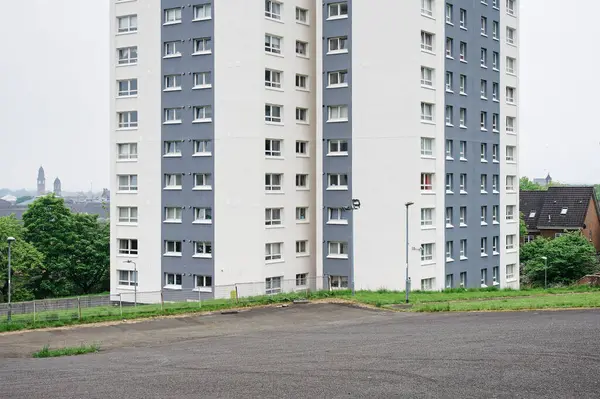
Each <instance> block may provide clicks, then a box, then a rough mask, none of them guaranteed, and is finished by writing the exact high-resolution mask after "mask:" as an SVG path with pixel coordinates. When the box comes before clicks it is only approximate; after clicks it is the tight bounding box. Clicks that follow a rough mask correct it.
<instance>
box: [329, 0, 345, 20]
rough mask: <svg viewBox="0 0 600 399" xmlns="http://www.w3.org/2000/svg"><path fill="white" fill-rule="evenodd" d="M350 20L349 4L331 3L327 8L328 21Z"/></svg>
mask: <svg viewBox="0 0 600 399" xmlns="http://www.w3.org/2000/svg"><path fill="white" fill-rule="evenodd" d="M342 18H348V2H347V1H340V2H338V3H330V4H329V7H328V8H327V19H342Z"/></svg>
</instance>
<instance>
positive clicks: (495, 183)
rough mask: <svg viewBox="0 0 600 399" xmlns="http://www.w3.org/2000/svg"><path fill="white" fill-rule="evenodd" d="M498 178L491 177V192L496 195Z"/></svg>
mask: <svg viewBox="0 0 600 399" xmlns="http://www.w3.org/2000/svg"><path fill="white" fill-rule="evenodd" d="M499 181H500V176H498V175H493V176H492V192H493V193H494V194H498V187H499V186H500V183H499Z"/></svg>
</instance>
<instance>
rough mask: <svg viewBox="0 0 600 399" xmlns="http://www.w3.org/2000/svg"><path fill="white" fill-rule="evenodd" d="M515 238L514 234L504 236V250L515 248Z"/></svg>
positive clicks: (513, 249)
mask: <svg viewBox="0 0 600 399" xmlns="http://www.w3.org/2000/svg"><path fill="white" fill-rule="evenodd" d="M516 247H517V246H516V239H515V235H514V234H508V235H507V236H506V251H515V250H516Z"/></svg>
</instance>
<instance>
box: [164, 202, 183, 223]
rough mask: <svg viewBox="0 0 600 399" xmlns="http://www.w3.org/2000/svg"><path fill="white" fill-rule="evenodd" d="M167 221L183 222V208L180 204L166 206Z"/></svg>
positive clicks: (165, 220)
mask: <svg viewBox="0 0 600 399" xmlns="http://www.w3.org/2000/svg"><path fill="white" fill-rule="evenodd" d="M164 213H165V219H164V222H165V223H181V222H182V221H183V209H181V207H178V206H166V207H165V211H164Z"/></svg>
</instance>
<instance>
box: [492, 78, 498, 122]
mask: <svg viewBox="0 0 600 399" xmlns="http://www.w3.org/2000/svg"><path fill="white" fill-rule="evenodd" d="M492 100H494V101H498V83H496V82H493V83H492ZM494 115H497V114H494Z"/></svg>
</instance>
